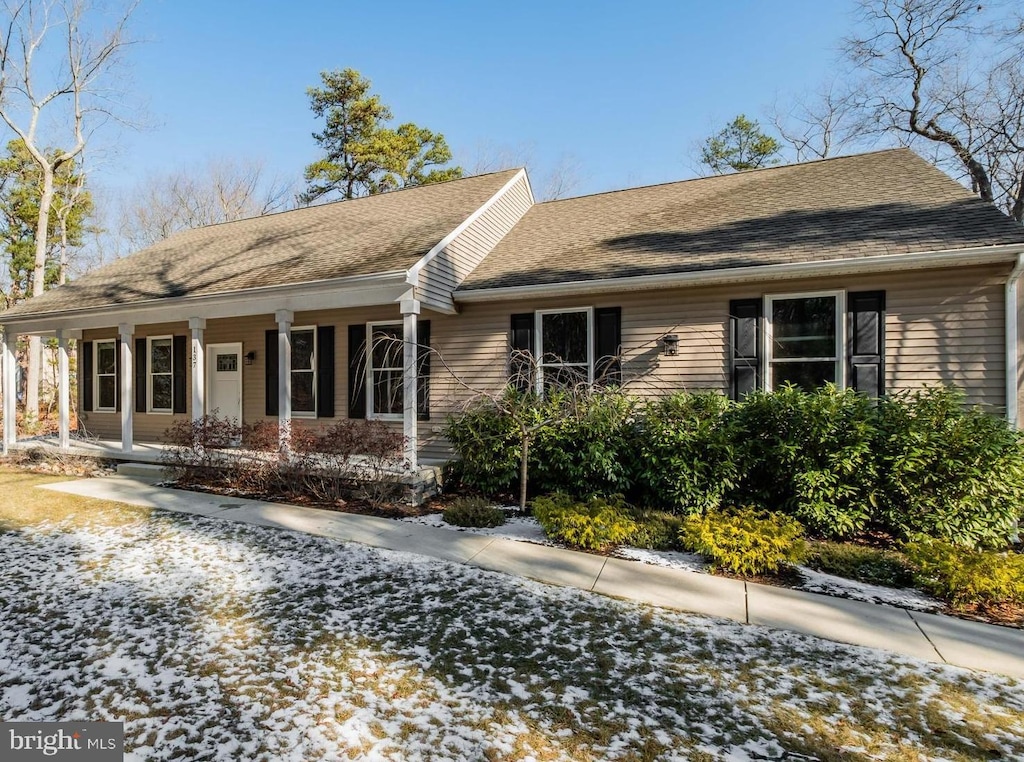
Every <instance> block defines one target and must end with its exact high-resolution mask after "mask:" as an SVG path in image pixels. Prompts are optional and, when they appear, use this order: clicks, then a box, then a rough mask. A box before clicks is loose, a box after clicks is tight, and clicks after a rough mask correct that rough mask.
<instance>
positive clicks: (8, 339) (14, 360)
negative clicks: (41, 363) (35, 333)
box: [0, 328, 18, 455]
mask: <svg viewBox="0 0 1024 762" xmlns="http://www.w3.org/2000/svg"><path fill="white" fill-rule="evenodd" d="M0 349H2V350H3V392H4V432H3V452H4V455H6V454H7V449H8V447H10V446H11V445H13V444H14V443H15V442H16V441H17V440H18V422H17V415H18V413H17V410H18V407H17V402H18V390H17V388H16V382H17V376H16V372H17V365H18V334H16V333H15V332H14V331H12V330H11V329H10V328H4V336H3V342H2V344H0Z"/></svg>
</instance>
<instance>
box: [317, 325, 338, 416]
mask: <svg viewBox="0 0 1024 762" xmlns="http://www.w3.org/2000/svg"><path fill="white" fill-rule="evenodd" d="M316 417H317V418H333V417H334V326H333V325H322V326H320V327H319V328H317V329H316Z"/></svg>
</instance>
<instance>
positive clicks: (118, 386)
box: [114, 339, 121, 413]
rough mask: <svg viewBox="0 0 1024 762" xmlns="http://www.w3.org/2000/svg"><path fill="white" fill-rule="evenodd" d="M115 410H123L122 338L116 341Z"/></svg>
mask: <svg viewBox="0 0 1024 762" xmlns="http://www.w3.org/2000/svg"><path fill="white" fill-rule="evenodd" d="M114 410H116V411H117V412H119V413H120V412H121V340H120V339H116V340H115V341H114Z"/></svg>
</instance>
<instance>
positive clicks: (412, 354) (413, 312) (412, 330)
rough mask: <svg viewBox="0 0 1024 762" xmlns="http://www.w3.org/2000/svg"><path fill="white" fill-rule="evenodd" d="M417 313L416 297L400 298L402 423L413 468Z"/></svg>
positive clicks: (416, 436)
mask: <svg viewBox="0 0 1024 762" xmlns="http://www.w3.org/2000/svg"><path fill="white" fill-rule="evenodd" d="M419 314H420V303H419V301H418V300H417V299H403V300H402V423H403V433H404V434H405V460H406V462H407V463H408V464H409V467H410V468H413V469H415V468H416V467H417V461H416V450H417V449H418V442H417V439H418V431H417V424H416V400H417V399H418V397H419V383H418V379H417V375H418V367H417V366H418V362H417V359H418V357H419V352H418V351H417V350H418V349H419V344H418V343H417V341H416V321H417V319H418V318H417V316H418V315H419Z"/></svg>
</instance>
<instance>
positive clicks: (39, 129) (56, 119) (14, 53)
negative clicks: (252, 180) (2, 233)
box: [0, 0, 138, 415]
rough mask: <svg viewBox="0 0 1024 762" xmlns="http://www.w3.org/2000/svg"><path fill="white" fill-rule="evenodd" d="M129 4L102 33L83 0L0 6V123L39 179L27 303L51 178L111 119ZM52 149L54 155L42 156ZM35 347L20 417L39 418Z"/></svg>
mask: <svg viewBox="0 0 1024 762" xmlns="http://www.w3.org/2000/svg"><path fill="white" fill-rule="evenodd" d="M137 4H138V3H137V1H136V2H131V3H130V4H129V5H128V6H127V7H126V8H125V9H124V12H123V13H121V14H119V15H118V16H117V17H116V18H115V20H114V23H113V25H112V26H111V27H110V28H109V29H108V30H106V31H103V32H95V31H94V28H95V24H96V22H97V20H98V19H99V18H100V16H99V13H98V11H97V10H96V9H95V8H93V6H92V5H91V3H90V2H89V0H4V3H3V6H2V8H3V15H2V20H3V25H2V29H0V119H2V120H3V121H4V123H5V124H6V125H7V126H8V127H9V128H10V129H11V130H12V131H14V133H15V134H17V136H18V137H19V138H20V139H21V140H22V141H23V142H24V144H25V147H26V148H27V149H28V151H29V153H30V154H31V156H32V158H33V159H34V160H35V162H36V163H37V164H38V165H39V169H40V170H41V174H42V180H41V187H40V194H39V217H38V223H37V226H36V234H35V262H34V267H33V277H32V293H31V297H36V296H39V295H40V294H42V293H43V289H44V287H45V274H46V252H47V243H48V242H47V237H48V233H49V230H48V227H49V219H50V211H51V206H52V204H53V198H54V176H55V174H56V173H57V171H58V170H59V169H60V168H61V167H62V166H63V165H65V164H67V163H69V162H74V161H76V160H77V159H78V157H79V156H81V154H82V152H83V151H84V150H85V147H86V145H87V143H88V142H89V139H90V137H91V135H92V133H93V131H94V130H95V129H96V127H98V126H99V125H101V124H103V123H104V122H106V121H107V120H108V119H109V118H110V117H111V116H112V113H111V111H110V108H109V104H110V102H111V101H110V98H109V96H110V93H109V91H108V90H107V89H106V88H107V83H106V80H108V79H109V78H110V75H111V74H112V71H113V69H114V67H115V64H116V63H117V62H118V59H119V57H120V55H121V54H122V53H123V51H124V49H125V47H126V46H127V45H128V44H129V41H128V40H127V38H126V36H125V30H126V27H127V24H128V21H129V19H130V18H131V15H132V13H133V12H134V10H135V8H136V6H137ZM48 148H49V149H56V150H48ZM40 364H41V356H40V340H39V337H37V336H32V337H30V340H29V344H28V362H27V364H26V365H27V372H26V391H25V410H26V412H27V413H29V414H30V415H38V411H39V380H40V370H41V368H40Z"/></svg>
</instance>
